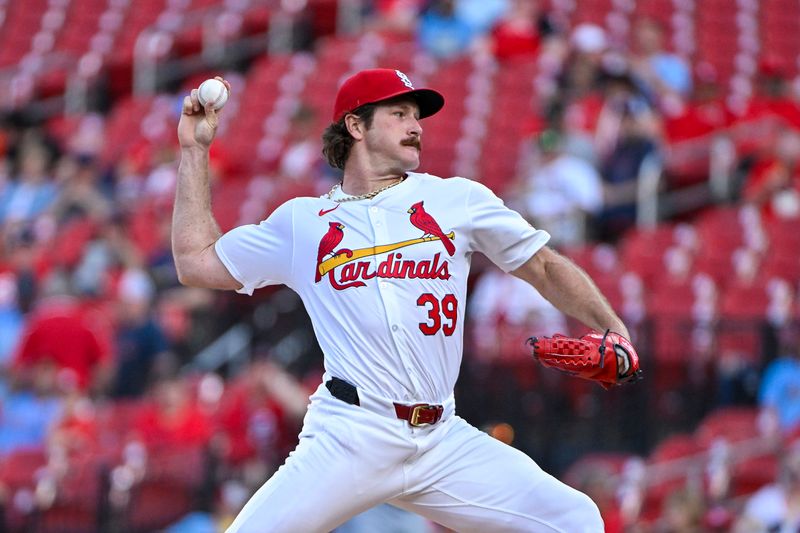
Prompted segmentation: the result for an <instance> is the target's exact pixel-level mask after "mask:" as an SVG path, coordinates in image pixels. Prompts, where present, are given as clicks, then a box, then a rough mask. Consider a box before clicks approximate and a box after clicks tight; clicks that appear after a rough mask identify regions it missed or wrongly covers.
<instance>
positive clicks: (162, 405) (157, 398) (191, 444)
mask: <svg viewBox="0 0 800 533" xmlns="http://www.w3.org/2000/svg"><path fill="white" fill-rule="evenodd" d="M151 399H152V402H151V403H150V404H148V405H147V406H146V407H145V408H143V409H142V412H141V413H140V414H139V416H138V418H137V420H136V422H135V425H134V428H132V429H133V437H134V438H135V439H136V440H140V441H141V442H143V443H144V444H145V446H146V447H147V448H148V449H158V448H159V447H166V448H169V449H176V448H181V447H186V448H196V447H202V446H205V445H206V444H207V443H208V441H209V438H210V437H211V435H212V427H211V421H210V420H209V419H208V417H206V416H205V415H204V414H203V413H202V412H201V411H200V409H198V407H197V405H196V403H195V402H194V400H193V398H192V395H191V392H190V390H189V385H188V383H187V382H186V381H185V380H182V379H179V378H165V379H163V380H162V381H160V382H158V383H156V384H155V385H154V386H153V388H152V397H151Z"/></svg>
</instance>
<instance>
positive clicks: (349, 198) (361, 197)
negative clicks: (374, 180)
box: [325, 176, 406, 204]
mask: <svg viewBox="0 0 800 533" xmlns="http://www.w3.org/2000/svg"><path fill="white" fill-rule="evenodd" d="M405 179H406V177H405V176H402V177H401V178H399V179H398V180H397V181H393V182H392V183H390V184H389V185H386V186H385V187H381V188H380V189H377V190H375V191H372V192H368V193H364V194H359V195H358V196H346V197H344V198H333V194H334V193H335V192H336V190H337V189H341V188H342V183H341V182H339V183H337V184H336V185H334V186H333V188H331V190H330V191H328V193H327V194H326V195H325V198H327V199H328V200H333V201H334V202H336V203H337V204H340V203H342V202H355V201H356V200H369V199H370V198H375V197H376V196H378V195H379V194H380V193H382V192H383V191H385V190H386V189H391V188H392V187H394V186H395V185H399V184H401V183H403V180H405ZM345 194H346V193H345Z"/></svg>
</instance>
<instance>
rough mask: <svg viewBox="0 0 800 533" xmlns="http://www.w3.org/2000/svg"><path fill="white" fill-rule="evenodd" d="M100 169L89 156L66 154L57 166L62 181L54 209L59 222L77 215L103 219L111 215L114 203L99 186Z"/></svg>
mask: <svg viewBox="0 0 800 533" xmlns="http://www.w3.org/2000/svg"><path fill="white" fill-rule="evenodd" d="M100 177H101V176H100V172H99V169H98V168H97V166H96V163H95V161H94V160H93V159H92V158H91V157H89V156H73V155H69V154H68V155H65V156H63V157H62V158H61V159H60V160H59V162H58V165H57V168H56V180H57V181H58V182H59V184H60V188H59V193H58V197H57V198H56V200H55V202H54V203H53V206H52V207H51V213H52V215H53V216H54V217H55V220H56V223H57V224H59V225H62V224H65V223H67V222H69V221H70V220H72V219H73V218H84V217H85V218H89V219H91V220H94V221H98V222H102V221H104V220H106V219H108V217H109V216H110V215H111V211H112V209H113V206H112V204H111V202H110V201H109V200H108V198H107V197H106V196H105V195H104V194H103V193H102V192H101V190H100V187H99V181H100Z"/></svg>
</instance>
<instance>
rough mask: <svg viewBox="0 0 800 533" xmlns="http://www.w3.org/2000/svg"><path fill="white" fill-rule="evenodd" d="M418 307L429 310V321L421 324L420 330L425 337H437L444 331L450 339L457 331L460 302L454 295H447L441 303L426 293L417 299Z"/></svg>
mask: <svg viewBox="0 0 800 533" xmlns="http://www.w3.org/2000/svg"><path fill="white" fill-rule="evenodd" d="M417 305H418V306H420V307H425V308H426V309H427V310H428V321H427V322H420V324H419V330H420V331H421V332H422V333H424V334H425V335H436V334H437V333H439V330H442V333H444V334H445V335H446V336H448V337H449V336H450V335H452V334H453V332H454V331H455V330H456V322H457V321H458V300H456V297H455V296H454V295H452V294H445V295H444V296H443V297H442V300H441V303H440V302H439V300H438V299H437V298H436V296H434V295H433V294H431V293H429V292H426V293H424V294H421V295H420V297H419V298H417Z"/></svg>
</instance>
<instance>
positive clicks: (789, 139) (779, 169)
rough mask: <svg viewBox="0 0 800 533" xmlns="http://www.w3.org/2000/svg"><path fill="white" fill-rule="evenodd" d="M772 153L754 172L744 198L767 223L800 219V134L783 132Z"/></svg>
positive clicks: (745, 186)
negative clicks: (775, 220)
mask: <svg viewBox="0 0 800 533" xmlns="http://www.w3.org/2000/svg"><path fill="white" fill-rule="evenodd" d="M771 151H772V155H771V156H768V157H766V158H764V159H763V160H761V161H759V162H758V163H756V165H755V166H754V168H753V169H752V170H751V172H750V175H749V176H748V178H747V181H746V183H745V185H744V190H743V192H742V197H743V199H744V201H745V202H748V203H751V204H753V205H755V206H756V207H758V208H759V209H760V210H761V213H762V215H763V216H765V217H766V218H767V219H772V218H791V219H796V218H800V133H799V132H797V131H794V130H791V129H785V130H783V131H782V132H781V133H780V134H779V136H778V138H777V140H776V141H775V143H774V149H773V150H771Z"/></svg>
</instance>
